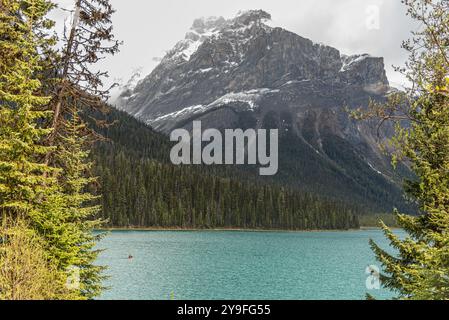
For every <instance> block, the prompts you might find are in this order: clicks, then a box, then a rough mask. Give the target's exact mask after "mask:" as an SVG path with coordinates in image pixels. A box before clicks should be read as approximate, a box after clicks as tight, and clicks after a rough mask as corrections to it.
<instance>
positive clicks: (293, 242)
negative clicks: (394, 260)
mask: <svg viewBox="0 0 449 320" xmlns="http://www.w3.org/2000/svg"><path fill="white" fill-rule="evenodd" d="M370 238H372V239H374V240H375V241H376V242H377V243H378V244H380V245H382V246H383V247H388V244H387V242H386V241H385V239H384V238H383V236H382V233H381V231H379V230H362V231H348V232H232V231H113V232H110V233H109V234H108V236H107V237H106V238H105V239H104V240H102V241H101V243H100V244H99V247H100V248H104V249H106V251H104V252H103V253H102V254H101V256H100V258H99V261H98V263H99V264H101V265H106V266H108V268H109V269H108V271H107V274H108V275H109V276H110V278H109V279H108V280H107V282H106V285H107V286H109V287H110V289H109V290H107V291H105V292H104V294H103V296H102V297H101V299H170V298H174V299H193V300H194V299H256V300H257V299H272V300H276V299H364V297H365V294H366V293H367V292H369V293H370V294H373V295H374V296H376V297H377V298H389V297H390V296H391V294H390V293H389V292H387V291H385V290H382V289H381V290H367V289H366V285H365V281H366V278H367V274H365V269H366V267H367V266H368V265H370V264H374V265H377V264H378V263H377V262H376V260H375V258H374V256H373V254H372V252H371V250H370V248H369V245H368V240H369V239H370ZM129 255H132V256H133V257H134V258H133V259H128V256H129Z"/></svg>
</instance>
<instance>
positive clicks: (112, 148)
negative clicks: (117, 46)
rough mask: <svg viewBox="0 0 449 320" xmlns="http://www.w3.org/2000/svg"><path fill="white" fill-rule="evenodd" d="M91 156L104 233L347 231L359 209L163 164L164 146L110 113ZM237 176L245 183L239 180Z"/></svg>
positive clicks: (212, 171) (208, 170) (209, 170)
mask: <svg viewBox="0 0 449 320" xmlns="http://www.w3.org/2000/svg"><path fill="white" fill-rule="evenodd" d="M105 122H106V123H108V124H109V125H108V126H104V127H101V128H99V127H97V128H96V130H97V131H98V132H99V133H100V134H102V135H103V136H104V137H106V139H107V140H106V141H101V142H97V144H96V146H95V148H94V151H93V153H92V157H93V159H94V161H95V164H96V165H95V168H94V170H95V174H96V175H98V176H99V178H100V184H99V185H100V187H99V188H100V189H98V191H99V192H101V193H102V194H103V195H102V199H101V201H102V205H103V210H102V212H101V214H100V217H101V218H103V219H106V220H107V221H108V223H107V226H110V227H184V228H266V229H276V228H282V229H298V230H303V229H305V230H307V229H349V228H358V227H359V224H358V218H357V216H356V213H358V212H359V210H360V209H359V208H356V207H355V206H352V205H349V204H346V203H344V202H339V201H335V200H330V199H324V198H320V197H317V196H315V195H312V194H311V193H307V192H302V191H299V190H295V189H290V188H285V187H281V186H278V185H275V184H269V183H264V182H261V181H258V180H257V179H256V178H253V177H252V176H251V175H250V174H246V173H245V172H237V171H236V172H232V170H231V169H227V168H221V167H220V168H217V167H203V166H199V167H198V166H196V167H193V166H174V165H172V164H170V163H169V160H168V155H169V151H170V147H171V145H170V142H169V141H168V138H167V137H165V136H163V135H160V134H158V133H155V132H154V131H152V130H151V129H150V128H148V127H146V126H145V125H143V124H141V123H140V122H138V121H137V120H135V119H133V118H131V117H130V116H128V115H126V114H125V113H123V112H120V111H117V110H114V109H112V110H111V111H110V112H109V113H108V114H107V115H106V116H105ZM242 176H244V178H242Z"/></svg>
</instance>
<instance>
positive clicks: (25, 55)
mask: <svg viewBox="0 0 449 320" xmlns="http://www.w3.org/2000/svg"><path fill="white" fill-rule="evenodd" d="M51 7H52V5H51V4H50V3H48V2H47V1H42V0H26V1H16V0H3V1H2V2H1V11H0V35H1V36H0V78H1V79H0V214H1V216H2V220H3V221H7V222H8V221H12V222H13V223H12V227H11V228H7V227H4V229H3V230H4V232H3V234H4V235H5V236H6V246H4V247H3V251H2V252H3V258H4V259H12V260H8V261H15V262H17V263H18V262H19V260H17V259H25V260H26V259H27V257H28V259H29V260H31V261H34V262H33V263H36V268H37V269H35V270H34V271H36V272H37V273H36V278H35V279H34V284H33V286H30V291H29V292H28V293H27V292H23V290H25V289H26V287H22V286H21V287H20V288H21V290H22V292H21V293H20V294H19V295H17V294H18V293H17V291H15V290H16V289H17V290H18V288H17V286H18V284H14V283H13V282H11V281H9V280H8V279H10V280H11V278H10V277H9V276H10V275H11V274H12V272H13V273H14V277H22V278H23V281H25V282H26V281H29V283H30V281H31V282H33V280H30V279H29V277H30V276H31V273H32V272H33V270H32V268H33V266H32V265H29V266H28V269H26V268H24V269H20V266H19V265H16V267H17V268H19V269H15V270H12V269H11V270H9V271H8V270H6V269H5V268H7V266H6V265H3V266H2V277H3V279H2V281H3V284H2V285H5V286H6V287H4V288H3V289H2V294H6V295H7V296H8V297H10V298H14V297H17V298H20V297H30V298H33V297H36V294H37V292H32V290H34V289H35V290H38V289H36V288H41V289H43V288H44V287H45V288H47V289H48V290H50V291H51V290H53V289H55V290H56V288H55V287H51V286H48V281H50V280H51V279H49V277H51V276H52V275H54V277H55V278H54V280H55V279H59V280H58V282H64V279H65V278H67V274H66V272H65V270H61V269H58V268H57V267H58V262H57V261H56V260H53V259H52V256H51V255H49V250H50V244H49V243H48V242H47V241H45V239H43V237H42V233H40V231H41V230H42V226H43V225H44V224H45V222H48V221H52V218H53V216H55V215H57V214H56V213H57V212H59V209H60V207H59V206H58V202H57V201H56V202H55V201H54V199H57V198H58V197H59V196H60V187H59V184H58V182H57V179H55V178H54V176H55V175H57V174H58V173H59V172H60V170H59V169H57V168H56V167H52V166H49V165H47V164H44V163H43V162H42V158H43V157H44V156H45V154H47V153H48V152H50V151H51V150H52V149H51V147H48V146H44V145H43V144H42V141H43V140H44V139H45V138H46V137H48V135H49V134H50V133H51V129H47V128H43V127H42V126H41V123H42V122H43V120H44V119H46V118H48V117H50V116H51V112H48V111H45V106H46V105H47V104H48V102H49V100H50V99H49V97H45V96H41V95H40V94H39V92H40V88H41V82H40V81H39V80H38V79H37V78H36V73H37V72H39V71H40V69H41V68H40V57H39V54H38V50H37V48H38V47H39V46H40V45H41V44H42V43H43V42H45V41H46V39H44V38H41V37H39V36H38V35H37V33H36V30H39V29H40V28H44V29H45V28H46V27H47V26H50V25H51V24H50V23H49V22H48V21H47V20H46V19H45V16H46V14H47V12H48V10H50V8H51ZM20 221H23V224H20V223H19V222H20ZM14 223H16V224H14ZM23 226H26V227H23ZM14 227H17V229H14ZM9 229H11V230H9ZM14 230H16V231H17V232H13V231H14ZM10 231H11V232H13V234H11V233H10ZM8 235H9V237H10V239H11V242H9V240H8ZM5 236H2V242H4V241H5ZM11 237H12V238H11ZM16 240H17V241H16ZM20 243H21V244H22V245H23V246H24V248H23V252H22V254H20V255H19V256H17V255H16V256H14V255H15V254H19V252H16V253H15V252H12V251H11V250H13V249H12V248H13V247H14V246H17V245H18V244H20ZM46 259H48V261H45V260H46ZM25 260H22V261H25ZM20 264H22V263H20ZM46 266H47V267H48V268H49V270H47V271H48V272H47V273H45V268H46ZM23 267H25V266H24V265H23ZM53 267H55V268H56V269H55V270H53V269H52V268H53ZM30 268H31V270H30ZM50 269H51V270H50ZM21 270H22V271H23V272H22V271H21ZM27 272H28V273H27ZM53 272H56V273H57V274H54V273H53ZM25 273H26V274H25ZM55 281H56V280H55ZM9 285H12V287H9ZM55 286H57V284H56V283H55ZM8 288H10V289H11V290H10V289H8ZM46 293H48V294H49V297H50V296H51V298H57V297H56V296H55V295H53V294H55V292H53V291H52V292H41V294H42V297H44V296H45V294H46Z"/></svg>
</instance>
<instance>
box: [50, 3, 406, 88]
mask: <svg viewBox="0 0 449 320" xmlns="http://www.w3.org/2000/svg"><path fill="white" fill-rule="evenodd" d="M56 2H58V3H60V5H61V6H62V7H65V8H70V6H71V4H72V2H73V0H57V1H56ZM111 3H112V5H113V6H114V8H115V9H116V11H117V12H116V13H115V14H114V16H113V23H114V29H115V34H116V37H117V38H118V39H120V40H123V41H124V45H123V46H122V47H121V52H120V53H119V54H118V55H116V56H114V57H112V58H108V59H107V60H105V61H103V62H102V67H103V68H105V69H107V70H109V72H110V75H111V78H112V79H122V80H124V81H126V80H127V79H128V78H129V77H130V75H131V74H132V73H133V71H134V70H137V69H139V68H143V71H144V72H145V73H149V72H150V71H151V70H152V69H153V68H154V67H155V65H156V64H157V62H156V61H155V59H154V58H156V57H162V56H163V55H164V53H165V51H168V50H169V49H170V48H172V47H173V45H174V44H175V43H176V42H177V41H179V40H181V39H183V38H184V35H185V33H186V32H187V31H188V29H189V28H190V27H191V25H192V22H193V20H194V19H196V18H199V17H202V16H206V17H207V16H223V17H225V18H230V17H233V16H234V15H235V14H236V13H237V12H238V11H239V10H247V9H263V10H265V11H267V12H269V13H270V14H271V15H272V22H271V25H272V26H279V27H282V28H285V29H287V30H290V31H293V32H295V33H297V34H299V35H301V36H303V37H306V38H309V39H311V40H313V41H315V42H321V43H324V44H328V45H331V46H333V47H335V48H337V49H339V50H340V51H341V52H342V53H345V54H356V53H369V54H371V55H374V56H382V57H384V58H385V64H386V67H387V73H388V77H389V79H390V81H391V82H393V83H402V82H403V80H402V77H401V76H400V75H398V74H395V73H394V71H393V69H392V67H391V65H402V64H403V63H404V61H405V58H406V53H405V52H404V50H402V49H401V48H400V45H401V42H402V40H405V39H407V38H408V37H409V36H410V31H411V30H412V29H413V28H414V26H413V24H412V22H411V21H410V20H409V18H408V17H406V16H405V10H404V7H403V5H402V4H401V2H400V0H276V1H273V0H189V1H186V0H160V1H159V0H111ZM65 15H66V13H64V12H63V11H61V10H56V11H55V12H53V14H52V16H53V17H54V18H55V20H56V21H57V23H58V24H59V26H61V24H62V23H63V21H64V16H65Z"/></svg>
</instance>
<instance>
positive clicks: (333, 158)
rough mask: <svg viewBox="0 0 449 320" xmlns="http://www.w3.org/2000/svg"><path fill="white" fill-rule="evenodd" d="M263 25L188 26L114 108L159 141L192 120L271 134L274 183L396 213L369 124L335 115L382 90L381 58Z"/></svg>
mask: <svg viewBox="0 0 449 320" xmlns="http://www.w3.org/2000/svg"><path fill="white" fill-rule="evenodd" d="M270 18H271V17H270V15H269V14H268V13H267V12H264V11H261V10H254V11H247V12H241V13H239V14H238V15H237V16H236V17H234V18H232V19H224V18H223V17H218V18H217V17H213V18H207V19H205V18H202V19H198V20H195V21H194V23H193V26H192V28H191V30H190V31H189V32H188V33H187V34H186V37H185V39H184V40H182V41H180V42H178V43H177V44H176V45H175V47H174V48H173V49H172V50H170V51H169V52H168V53H167V54H166V56H165V57H164V58H163V59H162V61H161V62H160V64H159V65H158V66H157V67H156V68H155V69H154V70H153V72H152V73H151V74H150V75H148V76H147V77H145V78H144V79H143V80H141V81H140V82H138V84H137V85H136V86H135V87H129V88H127V90H125V91H124V92H122V94H121V95H120V97H119V98H118V100H117V102H116V105H117V107H118V108H119V109H121V110H124V111H126V112H128V113H129V114H131V115H133V116H134V117H136V118H138V119H140V120H142V121H143V122H145V123H146V124H148V125H150V126H152V127H153V128H155V129H156V130H158V131H160V132H163V133H167V134H168V133H170V132H171V130H173V129H175V128H180V127H185V128H190V127H191V122H192V121H193V120H201V121H202V126H203V129H205V128H208V127H210V128H218V129H224V128H243V129H245V128H262V127H266V128H278V129H280V137H281V141H280V165H279V170H280V171H279V173H278V175H277V176H276V179H277V181H278V182H281V183H288V184H289V185H295V186H298V187H300V188H304V189H307V190H309V191H313V192H319V193H323V194H325V195H328V196H331V197H336V198H344V199H350V200H352V201H356V202H359V203H366V204H367V207H369V208H371V209H373V210H375V211H389V210H391V209H392V207H393V206H398V207H400V208H401V207H402V206H403V201H402V195H401V191H400V187H399V184H398V181H399V178H398V176H397V173H396V172H394V171H393V170H392V168H391V166H390V161H389V159H388V157H386V156H385V155H384V154H382V153H381V152H380V151H379V148H378V146H377V143H376V142H377V132H376V128H375V126H373V124H372V123H371V124H370V123H368V122H357V121H354V120H352V119H350V117H349V116H348V114H347V112H346V111H345V110H344V108H345V107H347V108H356V107H363V106H367V104H368V102H369V100H370V99H375V100H382V99H384V97H385V95H386V94H387V93H388V92H389V91H390V90H391V88H390V86H389V83H388V79H387V77H386V73H385V69H384V62H383V58H378V57H372V56H370V55H368V54H362V55H353V56H347V55H343V54H342V53H340V52H339V51H338V50H337V49H335V48H332V47H329V46H326V45H323V44H318V43H314V42H312V41H311V40H308V39H305V38H303V37H301V36H299V35H297V34H295V33H292V32H289V31H287V30H284V29H282V28H273V27H270V26H268V24H267V21H268V20H269V19H270ZM387 131H388V130H387ZM383 134H388V132H383Z"/></svg>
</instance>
